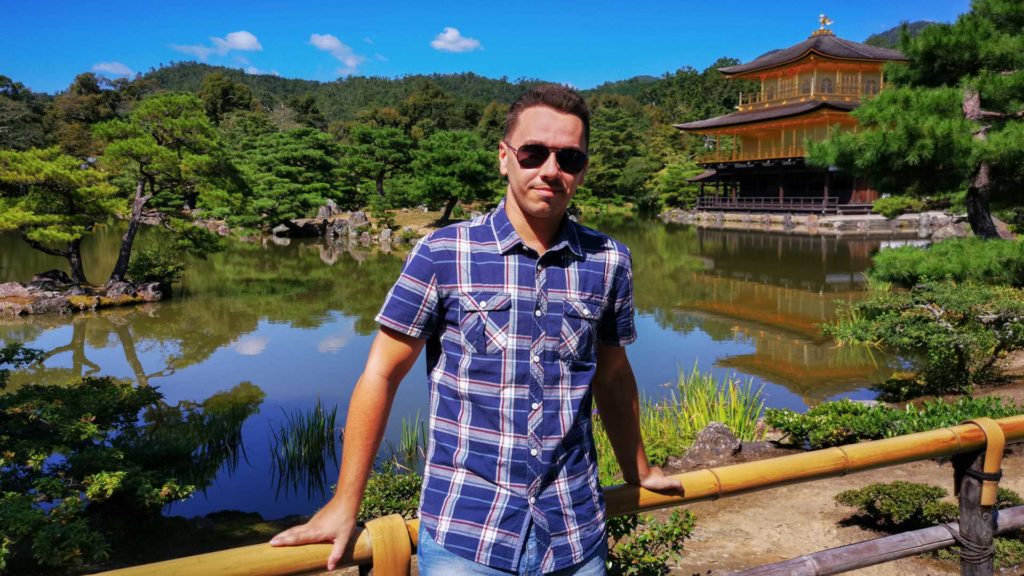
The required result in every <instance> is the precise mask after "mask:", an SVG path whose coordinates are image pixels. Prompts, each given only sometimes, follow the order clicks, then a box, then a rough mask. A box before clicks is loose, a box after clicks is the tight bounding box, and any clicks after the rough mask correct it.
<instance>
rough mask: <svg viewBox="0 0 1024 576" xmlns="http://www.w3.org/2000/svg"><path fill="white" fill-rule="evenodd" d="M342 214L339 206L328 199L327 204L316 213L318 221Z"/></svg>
mask: <svg viewBox="0 0 1024 576" xmlns="http://www.w3.org/2000/svg"><path fill="white" fill-rule="evenodd" d="M339 214H341V210H339V209H338V205H337V204H335V203H334V200H330V199H328V200H327V202H326V203H325V204H324V205H323V206H321V207H320V209H319V210H317V212H316V218H317V220H328V219H331V218H334V217H335V216H338V215H339Z"/></svg>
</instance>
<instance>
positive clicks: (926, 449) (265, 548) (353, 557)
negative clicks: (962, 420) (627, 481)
mask: <svg viewBox="0 0 1024 576" xmlns="http://www.w3.org/2000/svg"><path fill="white" fill-rule="evenodd" d="M981 421H985V422H981ZM979 422H980V423H979V424H975V423H968V424H962V425H960V426H951V427H948V428H941V429H938V430H932V431H929V432H920V433H917V434H908V435H905V436H898V437H895V438H887V439H885V440H876V441H873V442H861V443H858V444H850V445H846V446H838V447H833V448H825V449H822V450H815V451H812V452H804V453H800V454H793V455H789V456H782V457H778V458H771V459H768V460H760V461H756V462H747V463H743V464H733V465H730V466H720V467H717V468H708V469H704V470H696V471H693V472H684V473H682V474H676V475H674V476H673V478H676V479H678V480H679V481H680V482H682V485H683V488H684V492H683V494H678V493H665V494H662V493H655V492H651V491H648V490H644V489H642V488H639V487H637V486H631V485H619V486H614V487H611V488H609V489H606V490H605V502H606V505H607V510H608V514H609V515H611V516H620V515H625V514H636V513H640V512H649V511H652V510H657V509H660V508H668V507H672V506H678V505H680V504H685V503H688V502H698V501H702V500H713V499H717V498H721V497H724V496H732V495H736V494H742V493H745V492H751V491H755V490H764V489H767V488H774V487H778V486H784V485H787V484H795V483H799V482H808V481H811V480H819V479H823V478H831V477H835V476H843V475H846V474H850V473H853V472H860V471H864V470H871V469H875V468H884V467H887V466H894V465H898V464H905V463H908V462H915V461H919V460H930V459H933V458H945V457H951V456H956V455H970V454H975V453H981V452H982V451H983V450H984V449H985V448H986V446H990V443H987V442H986V430H985V429H983V428H987V429H988V432H987V433H988V434H989V435H990V436H996V435H999V436H1000V438H999V439H998V440H996V439H993V440H992V442H998V444H995V445H991V447H992V448H993V449H992V450H990V451H989V452H990V453H991V452H993V451H994V449H995V447H996V446H998V450H999V452H1000V453H1001V451H1002V448H1001V446H1002V441H1003V439H1005V442H1019V441H1022V440H1024V415H1020V416H1011V417H1009V418H1002V419H1000V420H995V421H992V420H988V419H979ZM983 458H984V454H983V453H982V456H980V457H979V461H980V460H982V459H983ZM992 466H996V467H998V462H995V463H993V462H992V460H991V458H990V459H989V460H988V461H987V462H986V463H985V468H986V471H988V470H989V469H990V468H991V467H992ZM984 484H985V488H984V490H985V491H986V492H994V490H992V486H994V484H991V483H990V482H989V481H985V483H984ZM978 492H979V494H980V492H981V489H979V491H978ZM985 505H986V504H985V502H984V500H982V506H985ZM988 506H991V503H989V504H988ZM963 507H964V502H963V500H961V524H963V523H964V518H963ZM418 525H419V523H418V521H416V520H411V521H408V522H405V523H398V522H397V520H396V518H395V517H386V518H383V519H381V518H378V519H376V520H372V521H370V522H369V523H367V527H366V529H365V530H364V531H363V532H362V533H360V534H359V536H358V539H357V541H356V543H355V545H354V546H353V550H351V551H350V553H349V554H347V555H346V557H345V558H343V559H342V563H341V565H346V566H352V565H357V564H358V565H365V564H369V563H371V562H373V559H374V557H377V558H378V559H379V558H383V557H390V556H391V555H392V551H394V552H396V553H397V555H398V556H400V557H402V558H400V559H399V560H402V561H407V560H408V556H409V555H410V554H413V553H415V545H416V532H417V529H418ZM403 527H404V531H403ZM403 540H407V542H408V544H409V545H408V546H404V544H403V546H404V548H397V549H392V548H391V546H392V545H393V544H394V543H395V542H402V541H403ZM374 542H376V544H374ZM385 548H386V550H385ZM330 549H331V546H330V545H329V544H315V545H309V546H300V547H294V548H273V547H271V546H270V545H269V544H257V545H253V546H245V547H241V548H234V549H231V550H224V551H221V552H211V553H209V554H201V555H198V556H190V557H187V558H178V559H174V560H167V561H164V562H156V563H153V564H146V565H142V566H133V567H131V568H124V569H120V570H113V571H110V572H104V573H103V575H105V576H141V575H146V576H165V575H166V576H170V575H179V574H217V575H219V576H232V575H239V576H242V575H248V576H272V575H287V574H301V573H306V572H311V571H315V570H317V569H322V568H323V566H324V565H325V563H326V558H327V554H328V553H329V552H330ZM402 561H399V562H396V564H397V565H398V566H401V565H402V564H403V562H402ZM379 568H383V566H379ZM399 570H400V568H399ZM385 572H386V571H385V570H378V573H381V574H384V573H385ZM392 573H394V572H392ZM965 573H967V572H965Z"/></svg>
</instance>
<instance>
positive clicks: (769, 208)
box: [697, 196, 839, 212]
mask: <svg viewBox="0 0 1024 576" xmlns="http://www.w3.org/2000/svg"><path fill="white" fill-rule="evenodd" d="M697 210H721V211H723V212H730V211H731V212H737V211H742V212H836V211H838V210H839V199H838V198H825V197H821V196H819V197H817V198H809V197H800V196H794V197H785V196H784V197H782V198H779V197H778V196H749V197H742V196H739V197H736V198H732V197H730V196H701V197H700V198H697Z"/></svg>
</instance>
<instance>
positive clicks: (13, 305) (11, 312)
mask: <svg viewBox="0 0 1024 576" xmlns="http://www.w3.org/2000/svg"><path fill="white" fill-rule="evenodd" d="M24 311H25V305H24V304H22V303H21V302H12V301H10V300H0V316H19V315H21V313H22V312H24Z"/></svg>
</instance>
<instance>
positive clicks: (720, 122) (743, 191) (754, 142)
mask: <svg viewBox="0 0 1024 576" xmlns="http://www.w3.org/2000/svg"><path fill="white" fill-rule="evenodd" d="M826 21H827V19H825V18H824V17H822V27H821V29H819V30H815V32H814V33H813V34H812V35H811V36H810V37H809V38H808V39H807V40H804V41H803V42H800V43H799V44H795V45H793V46H790V47H788V48H783V49H781V50H773V51H771V52H768V53H767V54H764V55H763V56H761V57H759V58H757V59H755V60H753V61H751V62H748V63H746V64H740V65H738V66H730V67H727V68H722V69H720V72H722V74H724V75H725V76H726V77H728V78H737V79H744V80H754V81H757V82H759V83H760V87H759V89H758V90H757V91H756V92H754V93H752V94H742V93H741V94H740V103H739V106H737V111H736V112H733V113H732V114H727V115H725V116H719V117H717V118H709V119H707V120H700V121H697V122H689V123H686V124H679V125H677V126H676V127H677V128H679V129H680V130H682V131H684V132H689V133H693V134H702V135H704V137H705V143H706V147H707V148H708V152H707V153H706V154H704V156H703V157H702V158H700V164H701V165H702V166H704V168H705V172H704V173H703V174H701V175H700V176H698V177H696V178H694V180H695V181H698V182H700V184H701V192H702V193H701V199H700V206H699V207H701V208H705V209H715V210H786V211H813V212H831V211H835V210H837V209H840V208H843V209H844V210H845V211H849V210H850V209H851V208H858V207H863V206H865V205H869V204H870V202H871V201H872V200H874V199H875V198H877V192H875V191H874V190H872V189H871V188H870V187H869V185H868V183H867V182H864V181H862V180H860V179H854V178H853V177H851V176H850V175H846V174H843V173H841V172H836V171H833V170H826V169H821V168H815V167H812V166H809V165H807V164H806V163H805V158H806V156H807V144H808V143H809V142H815V141H823V140H829V139H830V138H831V137H832V135H833V134H834V132H835V131H836V130H853V129H856V125H857V121H856V119H854V118H853V117H852V116H851V115H850V111H851V110H853V109H854V108H856V107H857V106H858V105H859V104H860V102H861V100H862V99H865V98H870V97H871V96H873V95H875V94H877V93H878V92H879V91H880V90H881V89H882V88H883V87H884V85H885V74H884V71H883V69H882V65H883V64H885V63H886V62H891V61H901V60H906V58H905V57H904V56H903V55H902V54H900V53H899V52H897V51H895V50H888V49H885V48H876V47H874V46H868V45H866V44H860V43H857V42H851V41H849V40H844V39H842V38H838V37H836V36H835V35H834V34H833V33H832V31H831V30H828V29H827V28H826V25H827V22H826ZM706 184H711V185H713V186H714V190H715V193H714V194H707V195H705V193H704V192H705V185H706Z"/></svg>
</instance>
